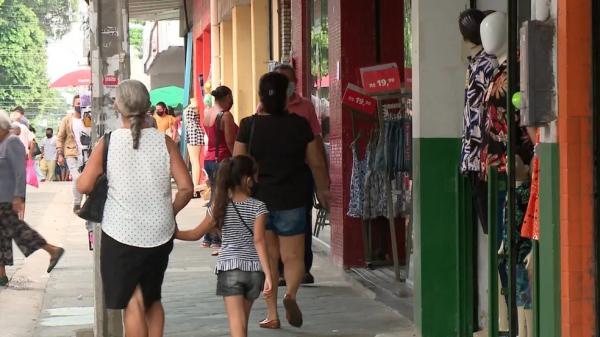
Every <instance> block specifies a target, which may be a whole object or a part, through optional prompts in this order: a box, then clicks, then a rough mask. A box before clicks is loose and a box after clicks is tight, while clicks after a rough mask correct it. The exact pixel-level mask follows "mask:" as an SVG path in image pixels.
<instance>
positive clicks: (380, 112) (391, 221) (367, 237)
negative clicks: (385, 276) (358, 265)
mask: <svg viewBox="0 0 600 337" xmlns="http://www.w3.org/2000/svg"><path fill="white" fill-rule="evenodd" d="M410 97H411V94H409V93H400V92H395V93H388V94H384V95H375V96H374V98H375V99H376V100H377V116H376V117H375V116H371V115H368V114H366V113H363V112H361V111H358V110H354V109H351V111H352V114H351V117H352V118H351V120H352V133H353V139H354V140H355V141H356V140H357V139H358V138H359V137H360V136H361V134H360V132H359V131H357V125H356V122H357V120H362V121H367V122H370V123H373V124H377V125H378V130H377V131H376V132H377V133H379V132H382V128H383V125H384V122H385V121H386V120H401V119H402V118H405V117H407V109H406V106H405V104H404V103H403V99H406V98H410ZM389 100H397V101H398V103H397V104H385V102H386V101H389ZM390 110H397V111H398V112H390ZM385 160H386V168H387V169H386V172H385V174H386V177H387V179H386V180H385V196H386V203H387V215H386V218H387V220H388V225H389V228H390V236H391V237H390V241H391V243H392V247H391V248H392V259H393V265H394V273H395V276H396V280H398V281H400V282H405V281H406V278H407V277H408V269H409V266H410V262H409V261H410V254H411V251H412V229H411V228H412V223H411V220H410V217H406V218H405V228H406V237H405V240H406V244H405V250H406V260H407V262H406V272H405V273H404V275H403V274H402V271H401V268H400V259H399V256H398V240H397V233H396V214H395V209H396V208H395V204H394V196H395V195H400V194H402V192H401V191H399V190H394V189H393V188H392V173H394V174H395V172H390V170H389V165H388V160H389V158H388V156H387V155H386V156H385ZM362 221H363V226H362V227H363V243H364V250H365V252H364V253H365V260H366V264H367V266H368V267H369V268H372V267H375V266H381V265H387V264H388V262H387V261H373V260H372V252H373V250H372V243H371V238H372V219H363V220H362Z"/></svg>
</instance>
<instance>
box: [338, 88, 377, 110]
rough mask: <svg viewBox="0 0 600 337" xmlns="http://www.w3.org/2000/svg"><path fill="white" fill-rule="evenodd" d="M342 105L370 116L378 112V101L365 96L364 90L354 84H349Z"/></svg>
mask: <svg viewBox="0 0 600 337" xmlns="http://www.w3.org/2000/svg"><path fill="white" fill-rule="evenodd" d="M342 103H343V104H344V105H346V106H348V107H349V108H352V109H355V110H358V111H361V112H365V113H368V114H373V113H375V111H377V101H376V100H375V99H374V98H372V97H369V96H367V95H365V94H364V93H363V90H362V89H361V88H360V87H358V86H356V85H354V84H348V87H347V88H346V91H345V92H344V97H343V98H342Z"/></svg>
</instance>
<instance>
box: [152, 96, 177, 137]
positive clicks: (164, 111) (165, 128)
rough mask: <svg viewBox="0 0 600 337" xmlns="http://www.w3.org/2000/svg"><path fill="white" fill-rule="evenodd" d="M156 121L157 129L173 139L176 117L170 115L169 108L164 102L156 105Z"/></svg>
mask: <svg viewBox="0 0 600 337" xmlns="http://www.w3.org/2000/svg"><path fill="white" fill-rule="evenodd" d="M154 120H155V121H156V128H157V129H158V130H159V131H160V132H162V133H164V134H167V135H168V136H169V137H171V139H172V137H173V134H174V131H175V117H173V116H171V115H169V108H168V107H167V105H166V104H165V103H164V102H158V103H156V108H155V110H154Z"/></svg>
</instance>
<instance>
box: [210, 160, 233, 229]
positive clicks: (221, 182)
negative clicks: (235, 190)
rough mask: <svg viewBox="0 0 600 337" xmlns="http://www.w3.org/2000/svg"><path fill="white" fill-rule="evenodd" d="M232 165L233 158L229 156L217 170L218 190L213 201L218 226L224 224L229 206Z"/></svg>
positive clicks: (213, 214) (213, 210) (214, 217)
mask: <svg viewBox="0 0 600 337" xmlns="http://www.w3.org/2000/svg"><path fill="white" fill-rule="evenodd" d="M232 166H233V160H232V159H231V158H227V159H225V160H223V161H222V162H221V164H220V165H219V170H218V171H217V183H216V186H215V187H216V190H215V194H214V199H213V202H212V216H213V219H214V220H215V222H216V223H217V227H218V228H221V227H222V226H223V221H224V220H225V210H226V208H227V203H228V202H229V190H230V189H231V188H232V186H231V169H232Z"/></svg>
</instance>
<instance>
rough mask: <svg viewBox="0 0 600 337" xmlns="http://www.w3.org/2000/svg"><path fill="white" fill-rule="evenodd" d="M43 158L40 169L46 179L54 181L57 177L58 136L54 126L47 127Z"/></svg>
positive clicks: (43, 144)
mask: <svg viewBox="0 0 600 337" xmlns="http://www.w3.org/2000/svg"><path fill="white" fill-rule="evenodd" d="M41 145H42V149H41V150H42V156H43V158H42V160H41V161H40V169H41V170H42V174H43V175H44V177H45V179H46V181H48V182H50V181H54V180H55V179H56V174H55V172H56V137H54V130H53V129H52V128H47V129H46V138H44V139H43V140H42V144H41Z"/></svg>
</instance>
